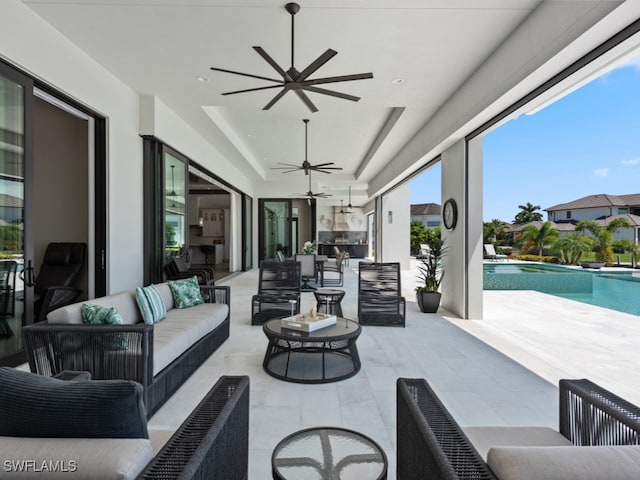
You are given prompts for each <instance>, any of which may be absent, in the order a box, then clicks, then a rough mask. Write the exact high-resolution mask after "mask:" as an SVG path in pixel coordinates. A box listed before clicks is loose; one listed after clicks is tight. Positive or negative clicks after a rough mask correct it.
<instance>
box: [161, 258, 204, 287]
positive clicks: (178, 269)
mask: <svg viewBox="0 0 640 480" xmlns="http://www.w3.org/2000/svg"><path fill="white" fill-rule="evenodd" d="M162 269H163V270H164V274H165V276H166V277H167V280H181V279H183V278H191V277H193V276H196V277H198V283H199V284H200V285H214V284H215V270H214V268H213V267H208V266H201V267H197V268H191V267H189V266H188V265H187V262H186V261H185V259H184V258H183V257H175V258H172V259H171V261H170V262H169V263H167V264H166V265H165V266H164V267H162Z"/></svg>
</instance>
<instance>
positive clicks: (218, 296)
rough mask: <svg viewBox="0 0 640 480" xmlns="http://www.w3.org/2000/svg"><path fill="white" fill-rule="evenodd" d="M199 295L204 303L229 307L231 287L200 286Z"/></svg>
mask: <svg viewBox="0 0 640 480" xmlns="http://www.w3.org/2000/svg"><path fill="white" fill-rule="evenodd" d="M200 293H202V298H203V299H204V301H205V303H224V304H226V305H229V307H230V306H231V287H229V286H228V285H225V286H214V285H200Z"/></svg>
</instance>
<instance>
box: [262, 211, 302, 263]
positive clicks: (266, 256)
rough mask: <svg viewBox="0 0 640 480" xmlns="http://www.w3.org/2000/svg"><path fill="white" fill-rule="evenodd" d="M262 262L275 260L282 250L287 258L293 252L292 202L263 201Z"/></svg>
mask: <svg viewBox="0 0 640 480" xmlns="http://www.w3.org/2000/svg"><path fill="white" fill-rule="evenodd" d="M261 204H262V208H261V220H262V222H261V224H262V231H261V238H260V240H261V242H260V243H261V245H262V249H261V252H260V253H261V257H262V258H261V260H275V259H276V252H277V251H278V250H281V251H282V253H283V254H284V256H285V258H288V257H289V256H291V255H293V254H294V253H295V252H293V251H292V250H291V200H261Z"/></svg>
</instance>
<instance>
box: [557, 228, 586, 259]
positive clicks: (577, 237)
mask: <svg viewBox="0 0 640 480" xmlns="http://www.w3.org/2000/svg"><path fill="white" fill-rule="evenodd" d="M592 246H593V241H592V240H591V238H589V237H587V236H586V235H583V234H581V233H578V232H573V233H571V234H570V235H567V236H566V237H561V238H559V239H558V241H557V242H556V243H555V244H554V248H555V249H557V250H560V253H561V255H562V263H565V264H568V265H577V264H578V262H579V261H580V257H582V255H583V254H584V252H588V251H589V250H591V247H592Z"/></svg>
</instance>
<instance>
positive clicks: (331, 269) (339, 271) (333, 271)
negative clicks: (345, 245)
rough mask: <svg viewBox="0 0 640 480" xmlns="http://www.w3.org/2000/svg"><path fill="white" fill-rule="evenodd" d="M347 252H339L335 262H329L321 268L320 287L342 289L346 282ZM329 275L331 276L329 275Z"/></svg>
mask: <svg viewBox="0 0 640 480" xmlns="http://www.w3.org/2000/svg"><path fill="white" fill-rule="evenodd" d="M346 258H347V257H346V254H345V252H339V253H338V254H337V255H336V259H335V261H332V260H327V261H326V262H324V263H323V264H322V267H321V268H320V285H321V286H323V287H342V285H343V282H344V264H345V260H346ZM327 274H329V275H327Z"/></svg>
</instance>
